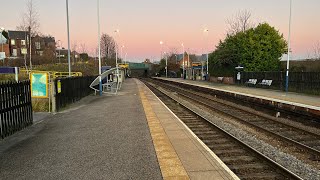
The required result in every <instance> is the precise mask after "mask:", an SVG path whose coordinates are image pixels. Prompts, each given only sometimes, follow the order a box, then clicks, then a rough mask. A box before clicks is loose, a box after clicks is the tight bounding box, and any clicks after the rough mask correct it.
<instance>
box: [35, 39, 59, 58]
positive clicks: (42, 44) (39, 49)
mask: <svg viewBox="0 0 320 180" xmlns="http://www.w3.org/2000/svg"><path fill="white" fill-rule="evenodd" d="M45 51H47V52H49V53H50V54H51V55H52V56H55V51H56V42H55V38H54V37H51V36H39V35H36V36H35V37H32V54H33V55H38V56H43V54H44V52H45Z"/></svg>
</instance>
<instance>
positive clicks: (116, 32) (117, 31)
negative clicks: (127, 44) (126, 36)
mask: <svg viewBox="0 0 320 180" xmlns="http://www.w3.org/2000/svg"><path fill="white" fill-rule="evenodd" d="M119 32H120V31H119V29H116V30H115V31H114V33H115V34H116V35H117V34H119ZM116 35H115V37H116ZM116 68H118V43H117V42H116Z"/></svg>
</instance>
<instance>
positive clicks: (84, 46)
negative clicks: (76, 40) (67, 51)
mask: <svg viewBox="0 0 320 180" xmlns="http://www.w3.org/2000/svg"><path fill="white" fill-rule="evenodd" d="M80 51H81V53H87V46H86V44H85V43H81V44H80Z"/></svg>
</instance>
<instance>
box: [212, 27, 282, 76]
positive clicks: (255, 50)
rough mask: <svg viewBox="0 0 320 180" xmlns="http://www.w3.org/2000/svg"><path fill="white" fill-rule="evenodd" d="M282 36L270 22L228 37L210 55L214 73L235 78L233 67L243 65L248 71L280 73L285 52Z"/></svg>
mask: <svg viewBox="0 0 320 180" xmlns="http://www.w3.org/2000/svg"><path fill="white" fill-rule="evenodd" d="M286 49H287V43H286V41H285V39H284V38H283V35H282V34H280V33H279V31H277V30H276V29H275V28H274V27H271V26H270V25H269V24H267V23H262V24H259V25H258V26H257V27H255V28H250V29H248V30H246V31H240V32H237V33H236V34H233V35H227V37H226V39H225V40H224V41H220V43H219V45H218V46H217V49H216V50H215V51H214V52H213V53H211V54H210V56H209V60H210V63H209V64H211V65H210V66H211V68H210V67H209V69H211V74H212V75H214V76H233V73H234V68H235V67H236V66H238V65H242V66H243V67H244V70H245V71H258V72H259V71H278V70H279V69H280V58H281V56H282V54H284V53H285V52H286Z"/></svg>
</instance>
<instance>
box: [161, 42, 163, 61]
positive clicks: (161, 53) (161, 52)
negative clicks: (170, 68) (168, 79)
mask: <svg viewBox="0 0 320 180" xmlns="http://www.w3.org/2000/svg"><path fill="white" fill-rule="evenodd" d="M160 45H161V54H160V61H161V59H162V51H163V47H162V45H163V41H160Z"/></svg>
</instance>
